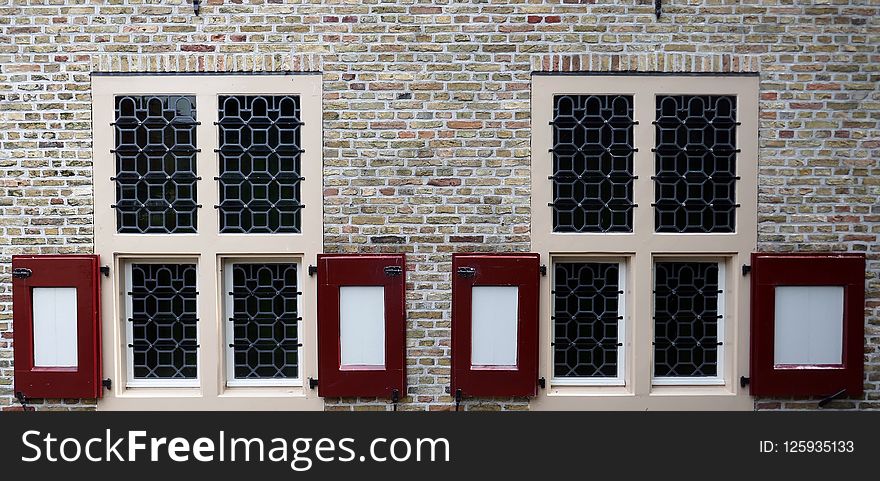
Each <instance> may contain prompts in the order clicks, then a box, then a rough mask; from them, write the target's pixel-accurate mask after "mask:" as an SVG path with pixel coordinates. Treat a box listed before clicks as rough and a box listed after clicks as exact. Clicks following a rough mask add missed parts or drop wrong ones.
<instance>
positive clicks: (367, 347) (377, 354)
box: [339, 286, 385, 368]
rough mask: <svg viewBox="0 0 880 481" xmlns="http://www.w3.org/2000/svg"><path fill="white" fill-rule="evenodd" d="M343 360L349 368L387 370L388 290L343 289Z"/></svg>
mask: <svg viewBox="0 0 880 481" xmlns="http://www.w3.org/2000/svg"><path fill="white" fill-rule="evenodd" d="M339 348H340V349H339V351H340V352H339V356H340V360H339V363H340V365H341V366H342V367H343V368H345V367H353V366H372V367H385V287H384V286H341V287H340V288H339Z"/></svg>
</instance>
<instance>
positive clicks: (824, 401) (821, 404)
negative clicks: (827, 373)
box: [818, 389, 846, 408]
mask: <svg viewBox="0 0 880 481" xmlns="http://www.w3.org/2000/svg"><path fill="white" fill-rule="evenodd" d="M845 395H846V389H841V390H840V391H837V392H836V393H834V394H832V395H830V396H828V397H826V398H825V399H822V400H821V401H819V404H818V406H819V407H820V408H824V407H825V405H826V404H828V403H830V402H831V401H834V400H835V399H838V398H842V397H843V396H845Z"/></svg>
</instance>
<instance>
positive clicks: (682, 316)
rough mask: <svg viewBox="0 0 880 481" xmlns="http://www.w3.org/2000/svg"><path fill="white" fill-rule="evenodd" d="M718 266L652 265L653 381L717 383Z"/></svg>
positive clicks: (720, 327)
mask: <svg viewBox="0 0 880 481" xmlns="http://www.w3.org/2000/svg"><path fill="white" fill-rule="evenodd" d="M723 270H724V263H716V262H690V261H684V262H665V261H664V262H657V263H655V264H654V384H679V383H682V384H689V383H701V382H707V383H715V381H721V383H723V380H721V379H719V377H718V373H719V371H720V370H719V362H720V361H721V360H722V359H724V356H723V352H722V348H723V346H724V343H723V342H722V341H721V340H720V339H719V333H722V332H723V331H724V329H723V323H722V321H723V319H724V314H723V313H724V302H723V301H724V297H723V296H724V289H722V288H721V285H722V282H723V280H724V275H723Z"/></svg>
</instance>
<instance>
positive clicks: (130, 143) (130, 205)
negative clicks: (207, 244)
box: [113, 95, 198, 233]
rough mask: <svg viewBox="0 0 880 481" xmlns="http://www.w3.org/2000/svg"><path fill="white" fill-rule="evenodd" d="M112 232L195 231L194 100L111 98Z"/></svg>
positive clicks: (178, 98)
mask: <svg viewBox="0 0 880 481" xmlns="http://www.w3.org/2000/svg"><path fill="white" fill-rule="evenodd" d="M115 101H116V121H115V122H114V124H113V125H114V128H115V131H116V133H115V148H114V149H113V153H114V155H115V157H116V176H115V177H114V178H113V180H114V181H115V182H116V204H114V205H113V207H114V208H115V209H116V229H117V231H118V232H122V233H191V232H196V211H197V209H198V205H197V204H196V180H198V179H197V177H196V152H197V149H196V120H195V118H196V99H195V97H192V96H175V95H150V96H130V95H129V96H117V97H116V99H115Z"/></svg>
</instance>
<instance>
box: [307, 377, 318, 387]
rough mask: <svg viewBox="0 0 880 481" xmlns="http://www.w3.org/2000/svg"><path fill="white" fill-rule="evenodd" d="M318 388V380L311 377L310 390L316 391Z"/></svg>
mask: <svg viewBox="0 0 880 481" xmlns="http://www.w3.org/2000/svg"><path fill="white" fill-rule="evenodd" d="M316 387H318V380H317V379H315V378H313V377H310V378H309V389H315V388H316Z"/></svg>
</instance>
